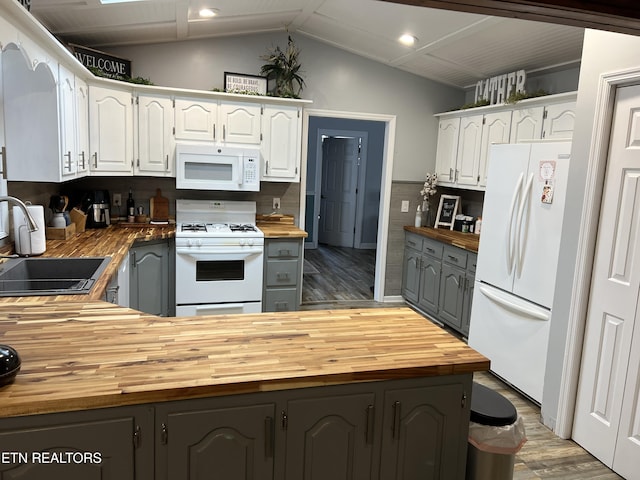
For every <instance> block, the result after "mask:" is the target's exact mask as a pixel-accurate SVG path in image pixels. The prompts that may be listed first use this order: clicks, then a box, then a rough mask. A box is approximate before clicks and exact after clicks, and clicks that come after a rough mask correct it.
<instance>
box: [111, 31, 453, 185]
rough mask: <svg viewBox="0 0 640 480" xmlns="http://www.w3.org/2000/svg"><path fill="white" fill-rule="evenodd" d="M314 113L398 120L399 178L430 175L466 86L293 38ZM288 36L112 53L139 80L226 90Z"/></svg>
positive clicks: (304, 94)
mask: <svg viewBox="0 0 640 480" xmlns="http://www.w3.org/2000/svg"><path fill="white" fill-rule="evenodd" d="M294 40H295V41H296V43H297V44H298V46H299V47H300V50H301V53H300V63H301V64H302V74H303V76H304V78H305V81H306V88H305V89H304V91H303V92H302V95H301V96H302V97H303V98H305V99H309V100H312V101H313V105H311V107H310V108H313V109H326V110H336V111H346V112H359V113H375V114H387V115H397V124H396V149H395V159H394V168H393V179H394V180H415V179H416V178H424V176H425V174H426V172H427V171H432V170H433V169H434V167H435V151H436V135H437V130H438V129H437V125H438V123H437V119H436V118H434V116H433V114H435V113H439V112H442V111H446V110H449V109H451V108H454V107H456V106H459V105H461V104H462V103H463V101H464V92H463V91H462V90H461V89H456V88H452V87H448V86H445V85H442V84H439V83H435V82H432V81H429V80H426V79H424V78H422V77H418V76H416V75H413V74H410V73H406V72H402V71H400V70H398V69H395V68H391V67H387V66H384V65H381V64H379V63H377V62H374V61H372V60H368V59H366V58H363V57H359V56H357V55H353V54H351V53H348V52H345V51H342V50H340V49H337V48H335V47H332V46H329V45H326V44H323V43H320V42H317V41H315V40H313V39H310V38H307V37H304V36H302V35H294ZM286 41H287V35H286V33H277V34H256V35H247V36H240V37H230V38H217V39H206V40H194V41H185V42H175V43H169V44H158V45H147V46H135V47H121V48H112V49H109V53H113V54H116V55H119V56H123V57H125V58H129V59H131V61H132V68H133V75H134V76H135V75H140V76H143V77H146V78H150V79H151V81H153V82H154V83H155V84H157V85H163V86H170V87H180V88H197V89H205V90H210V89H213V88H220V89H221V88H222V86H223V78H224V72H225V71H231V72H241V73H248V74H259V73H260V66H261V65H262V64H263V63H264V61H263V60H261V59H260V58H259V57H260V56H261V55H263V54H264V53H266V52H267V50H268V49H270V48H272V47H274V46H276V45H278V46H281V47H283V46H285V45H286Z"/></svg>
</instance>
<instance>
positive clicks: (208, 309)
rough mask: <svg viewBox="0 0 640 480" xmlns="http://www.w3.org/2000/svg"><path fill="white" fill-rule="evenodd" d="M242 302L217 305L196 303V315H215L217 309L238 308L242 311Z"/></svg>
mask: <svg viewBox="0 0 640 480" xmlns="http://www.w3.org/2000/svg"><path fill="white" fill-rule="evenodd" d="M243 307H244V304H242V303H220V304H218V305H206V306H205V305H203V306H198V305H196V315H215V314H216V313H217V311H218V310H232V309H236V310H240V311H242V309H243Z"/></svg>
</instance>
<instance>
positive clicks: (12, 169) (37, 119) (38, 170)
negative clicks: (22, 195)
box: [2, 44, 82, 182]
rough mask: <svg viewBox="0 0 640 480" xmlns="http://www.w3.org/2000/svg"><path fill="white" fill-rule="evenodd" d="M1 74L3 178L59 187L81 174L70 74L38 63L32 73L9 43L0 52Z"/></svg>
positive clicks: (20, 52)
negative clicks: (3, 126) (0, 55)
mask: <svg viewBox="0 0 640 480" xmlns="http://www.w3.org/2000/svg"><path fill="white" fill-rule="evenodd" d="M2 69H3V80H4V81H3V97H4V103H5V104H4V107H5V108H4V125H5V143H6V151H7V158H6V162H7V171H6V176H7V178H8V179H9V180H17V181H35V182H60V181H64V180H69V179H72V178H76V177H77V176H78V175H79V174H82V172H81V171H79V170H78V155H77V152H78V123H77V122H78V116H77V113H78V112H77V104H76V87H75V85H76V79H75V77H74V75H73V73H71V72H69V71H68V70H67V69H65V68H64V67H60V68H58V64H55V70H51V68H50V66H49V65H48V64H47V63H42V62H39V63H37V64H36V65H35V68H32V67H31V62H30V60H29V59H28V57H27V55H26V53H25V52H24V51H23V50H22V49H20V48H19V47H17V46H16V45H14V44H10V45H7V46H6V48H5V50H4V51H3V53H2ZM34 139H36V140H34Z"/></svg>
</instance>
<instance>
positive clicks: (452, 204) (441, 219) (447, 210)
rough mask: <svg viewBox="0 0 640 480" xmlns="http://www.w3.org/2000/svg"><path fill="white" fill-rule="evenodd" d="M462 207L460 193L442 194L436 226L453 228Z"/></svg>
mask: <svg viewBox="0 0 640 480" xmlns="http://www.w3.org/2000/svg"><path fill="white" fill-rule="evenodd" d="M459 207H460V196H458V195H440V204H439V205H438V214H437V216H436V224H435V228H440V227H441V226H442V227H446V228H448V229H449V230H453V224H454V222H455V220H456V214H457V213H458V208H459Z"/></svg>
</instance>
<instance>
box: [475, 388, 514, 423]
mask: <svg viewBox="0 0 640 480" xmlns="http://www.w3.org/2000/svg"><path fill="white" fill-rule="evenodd" d="M517 418H518V412H517V411H516V407H514V406H513V404H512V403H511V402H510V401H509V400H507V399H506V398H505V397H503V396H502V395H500V394H499V393H498V392H495V391H493V390H491V389H490V388H488V387H485V386H484V385H481V384H479V383H476V382H473V390H472V393H471V421H472V422H475V423H479V424H480V425H490V426H492V427H503V426H505V425H511V424H512V423H514V422H515V421H516V420H517Z"/></svg>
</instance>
